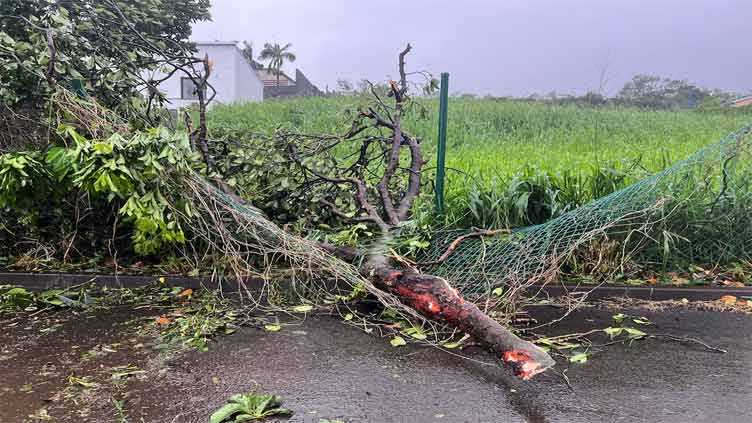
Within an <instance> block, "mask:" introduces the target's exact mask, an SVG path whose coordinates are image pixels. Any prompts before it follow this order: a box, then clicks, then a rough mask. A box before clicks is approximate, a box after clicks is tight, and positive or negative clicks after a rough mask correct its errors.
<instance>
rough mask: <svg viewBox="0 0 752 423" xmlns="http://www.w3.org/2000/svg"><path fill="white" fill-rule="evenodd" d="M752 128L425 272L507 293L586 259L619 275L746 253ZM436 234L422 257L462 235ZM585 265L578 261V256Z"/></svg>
mask: <svg viewBox="0 0 752 423" xmlns="http://www.w3.org/2000/svg"><path fill="white" fill-rule="evenodd" d="M750 132H752V125H748V126H745V127H743V128H741V129H740V130H738V131H736V132H734V133H731V134H729V135H728V136H726V137H725V138H723V139H722V140H720V141H719V142H717V143H714V144H712V145H709V146H708V147H706V148H704V149H702V150H700V151H698V152H697V153H695V154H694V155H692V156H691V157H689V158H687V159H685V160H682V161H680V162H677V163H675V164H674V165H673V166H671V167H670V168H667V169H665V170H664V171H662V172H660V173H657V174H654V175H652V176H650V177H648V178H646V179H643V180H641V181H639V182H637V183H635V184H633V185H631V186H629V187H627V188H625V189H622V190H620V191H617V192H614V193H612V194H610V195H607V196H605V197H602V198H600V199H598V200H596V201H593V202H591V203H589V204H587V205H585V206H582V207H580V208H578V209H576V210H573V211H571V212H568V213H566V214H563V215H561V216H559V217H558V218H555V219H553V220H551V221H549V222H547V223H544V224H541V225H536V226H531V227H527V228H524V229H521V230H517V231H514V232H512V233H510V234H503V235H497V236H491V237H469V238H466V239H464V240H463V241H462V242H461V243H460V244H459V245H458V247H457V249H456V250H455V251H454V253H452V254H451V255H450V256H448V258H447V259H446V260H444V261H443V262H440V263H438V264H435V265H431V266H427V267H425V268H424V270H425V271H426V273H431V274H437V275H441V276H443V277H446V278H447V279H448V280H450V281H451V282H452V284H453V285H454V286H456V287H457V288H458V289H460V290H461V291H463V293H465V294H481V293H488V292H489V289H491V288H494V287H497V286H502V285H503V286H506V288H505V291H504V292H505V296H509V297H517V296H519V294H520V292H521V288H523V287H524V286H525V285H529V284H532V283H536V282H545V281H548V280H551V279H553V278H556V277H557V275H559V274H560V272H561V271H562V269H565V268H566V267H568V266H569V267H572V266H577V265H578V259H581V258H584V257H583V256H587V255H590V256H591V257H589V258H590V259H591V261H593V262H595V263H596V264H595V265H593V266H594V267H597V266H600V267H604V266H603V263H606V264H607V265H606V266H605V267H606V268H607V269H606V270H608V271H611V272H616V271H618V270H619V269H616V267H619V266H622V265H624V263H627V262H630V263H633V264H635V263H636V264H642V265H653V266H663V267H665V266H666V265H667V264H668V263H678V262H682V261H685V262H687V263H690V262H691V263H720V262H730V261H734V260H745V259H748V258H749V257H750V252H752V214H751V213H752V202H751V201H750V200H751V199H752V198H750V197H752V189H751V187H750V180H751V178H750V177H752V160H751V159H752V157H750V150H751V149H752V146H751V145H750V141H749V137H746V136H747V135H749V134H750ZM470 232H471V231H444V232H441V233H438V234H436V236H435V242H433V243H432V245H433V247H432V248H433V249H432V250H431V251H430V252H429V253H428V254H427V257H424V258H423V259H424V260H423V261H433V260H436V259H438V258H439V257H440V256H441V254H442V253H444V252H445V251H446V249H447V248H448V246H449V245H450V244H451V243H452V241H454V240H456V239H457V238H458V236H461V235H463V234H467V233H470ZM580 261H584V260H580Z"/></svg>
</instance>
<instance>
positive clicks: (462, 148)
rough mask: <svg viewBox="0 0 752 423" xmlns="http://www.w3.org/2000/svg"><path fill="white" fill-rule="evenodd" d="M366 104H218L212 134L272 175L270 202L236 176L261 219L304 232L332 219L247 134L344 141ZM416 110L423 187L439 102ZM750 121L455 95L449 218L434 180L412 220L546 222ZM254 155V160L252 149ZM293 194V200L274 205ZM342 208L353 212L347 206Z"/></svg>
mask: <svg viewBox="0 0 752 423" xmlns="http://www.w3.org/2000/svg"><path fill="white" fill-rule="evenodd" d="M361 101H362V100H361V98H358V97H333V98H302V99H296V100H287V101H270V102H264V103H262V104H248V105H227V106H223V105H218V106H216V107H215V108H213V110H212V111H211V112H210V115H209V126H210V132H211V133H212V136H213V137H215V138H220V139H228V140H233V141H239V142H240V143H241V144H243V148H242V149H241V148H240V147H238V149H239V150H242V151H243V153H242V154H249V155H250V154H253V156H254V160H255V159H256V158H257V157H258V160H259V162H260V163H263V164H262V165H261V166H262V167H264V168H266V169H267V170H261V169H257V170H256V172H264V174H266V175H270V177H269V178H267V179H266V180H267V181H270V182H272V184H271V186H272V187H275V188H274V189H275V190H279V191H277V192H279V194H280V195H279V196H276V197H267V194H266V193H265V191H266V190H268V189H269V186H268V185H267V186H266V187H261V186H254V185H253V180H252V178H248V181H249V182H241V180H242V179H243V178H242V177H241V176H235V174H232V175H233V176H232V177H234V178H235V179H236V180H237V181H238V182H239V183H238V185H239V186H243V185H245V184H247V186H249V187H252V188H249V191H250V192H253V193H255V194H251V195H257V196H260V197H261V196H263V199H264V200H265V203H266V206H262V208H263V209H264V211H265V212H266V214H267V215H268V216H271V217H272V218H273V219H275V220H276V221H278V222H281V223H290V222H294V221H296V220H297V219H298V218H301V217H302V216H305V217H304V218H305V219H316V220H315V223H314V225H308V226H309V227H313V228H316V227H317V225H320V224H321V223H324V224H331V223H332V221H331V220H329V219H328V217H325V218H312V217H311V216H322V215H324V216H325V214H326V211H324V210H321V209H320V208H319V207H318V206H317V205H316V204H311V203H302V202H301V201H300V199H301V198H302V197H301V196H300V194H301V191H300V190H299V189H294V187H296V186H298V185H297V184H298V183H300V181H299V180H293V183H291V186H292V187H293V189H290V190H287V189H285V190H283V189H281V183H275V181H280V180H281V178H283V177H285V174H287V175H290V171H291V170H292V169H291V167H290V164H289V163H286V164H285V163H283V162H279V161H278V160H276V159H265V158H264V157H262V153H261V151H260V150H262V149H263V148H267V150H266V153H267V154H270V155H271V154H272V153H269V149H268V147H269V146H268V145H264V146H258V145H257V144H255V143H257V142H260V141H254V140H258V139H259V138H260V137H258V136H256V137H255V138H254V134H264V135H265V136H269V135H271V134H273V131H274V130H276V129H277V128H278V127H280V126H284V127H285V128H286V129H289V130H290V131H295V132H300V133H309V134H323V133H328V134H336V133H344V132H346V131H347V130H348V129H349V123H350V121H349V119H348V118H349V117H351V116H352V114H353V113H354V110H356V109H357V106H358V104H359V103H360V102H361ZM423 103H424V104H425V106H426V107H427V110H428V111H427V113H426V116H427V117H428V118H427V119H423V120H421V119H415V118H413V119H409V120H408V121H407V122H406V123H405V125H406V127H407V129H408V130H409V131H410V132H411V133H412V134H416V135H418V136H420V137H421V138H422V139H423V144H422V145H423V149H424V157H425V158H426V159H428V160H429V164H428V165H427V170H428V175H427V178H426V179H430V177H432V174H431V170H430V169H431V163H433V159H434V157H435V152H436V150H435V148H436V139H437V126H438V124H437V121H436V116H437V115H438V113H437V110H438V102H436V101H435V100H426V101H424V102H423ZM750 118H752V114H750V113H749V112H745V111H743V110H722V109H714V110H706V111H688V110H671V111H647V110H640V109H636V108H625V107H611V106H608V107H598V108H594V107H588V106H581V105H550V104H544V103H533V102H521V101H513V100H497V99H467V98H464V99H460V98H452V99H450V102H449V122H448V129H447V141H448V146H449V147H448V153H447V167H448V169H449V172H448V178H449V179H448V183H447V193H446V210H447V211H446V215H445V216H444V219H442V220H440V221H437V220H436V219H435V216H434V215H433V212H432V209H433V197H432V193H431V192H430V187H431V185H430V183H428V184H427V185H426V188H424V190H423V196H422V198H421V199H420V200H419V201H418V202H417V203H416V205H415V208H414V213H415V214H417V215H418V216H417V218H418V220H419V221H420V224H421V225H423V224H426V223H428V224H430V225H431V226H433V227H434V228H435V227H437V226H438V227H443V226H446V225H449V226H450V227H465V228H466V227H471V226H479V227H495V228H498V227H506V226H509V227H520V226H527V225H529V224H533V223H540V222H544V221H546V220H548V219H550V218H553V217H556V216H558V215H560V214H561V213H564V212H566V211H568V210H571V209H573V208H576V207H578V206H580V205H582V204H585V203H587V202H589V201H591V200H593V199H595V198H600V197H602V196H603V195H607V194H609V193H611V192H614V191H617V190H619V189H621V188H623V187H625V186H627V185H629V184H630V183H632V182H634V181H636V180H639V179H642V178H644V177H645V176H646V175H648V174H651V173H654V172H657V171H660V170H663V169H665V168H666V167H667V166H669V165H670V164H671V163H672V162H674V161H676V160H678V159H681V158H684V157H687V156H689V155H691V154H692V153H694V152H695V151H697V150H699V149H700V148H702V147H704V146H705V145H706V144H707V143H708V142H709V140H714V139H718V138H720V137H722V136H723V135H725V134H727V133H728V132H730V131H732V130H734V129H736V128H738V127H739V126H741V125H743V124H744V123H746V122H748V121H749V120H751V119H750ZM249 146H250V147H249ZM249 148H251V149H253V148H255V149H256V151H257V152H254V153H249V152H247V151H248V149H249ZM230 154H231V155H232V154H233V153H232V150H231V152H230ZM218 155H219V152H218ZM240 161H247V160H246V159H241V160H240ZM277 172H279V173H277ZM241 173H242V172H241ZM254 177H255V178H258V174H256V175H254ZM259 180H263V179H259ZM259 185H266V184H259ZM306 189H308V188H306ZM288 193H290V195H291V196H292V197H291V199H292V200H291V201H289V202H287V203H285V202H284V201H279V200H280V198H283V195H285V194H288ZM304 204H305V206H303V205H304ZM343 205H344V206H345V208H347V209H348V211H350V210H351V209H350V208H349V207H350V205H347V204H343ZM291 206H292V207H291ZM277 216H280V217H282V219H280V220H277ZM302 226H305V225H302ZM321 229H326V228H321Z"/></svg>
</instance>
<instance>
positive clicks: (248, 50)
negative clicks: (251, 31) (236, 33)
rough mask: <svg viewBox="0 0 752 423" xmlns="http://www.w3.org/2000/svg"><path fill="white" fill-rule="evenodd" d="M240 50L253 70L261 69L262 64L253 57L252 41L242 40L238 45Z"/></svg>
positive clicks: (262, 67)
mask: <svg viewBox="0 0 752 423" xmlns="http://www.w3.org/2000/svg"><path fill="white" fill-rule="evenodd" d="M240 52H241V53H243V56H244V57H245V59H246V60H247V61H248V63H250V65H251V68H253V70H263V69H264V64H263V63H259V62H257V61H256V60H255V59H254V58H253V42H250V43H249V42H248V41H243V44H242V45H241V47H240Z"/></svg>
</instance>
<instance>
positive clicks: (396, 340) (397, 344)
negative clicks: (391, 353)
mask: <svg viewBox="0 0 752 423" xmlns="http://www.w3.org/2000/svg"><path fill="white" fill-rule="evenodd" d="M389 343H390V344H392V346H393V347H401V346H403V345H407V342H405V340H404V339H402V337H401V336H395V337H394V338H392V340H391V341H389Z"/></svg>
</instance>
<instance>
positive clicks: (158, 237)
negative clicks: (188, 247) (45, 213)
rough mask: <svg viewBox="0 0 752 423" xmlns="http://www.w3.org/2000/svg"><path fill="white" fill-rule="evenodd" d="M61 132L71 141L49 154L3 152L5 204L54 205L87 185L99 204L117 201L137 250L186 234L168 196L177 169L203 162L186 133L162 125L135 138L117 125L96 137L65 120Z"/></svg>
mask: <svg viewBox="0 0 752 423" xmlns="http://www.w3.org/2000/svg"><path fill="white" fill-rule="evenodd" d="M58 133H59V135H60V136H62V137H63V138H64V139H67V140H69V141H70V142H71V143H72V145H71V147H69V148H63V147H55V148H52V149H50V150H49V151H48V152H47V154H46V155H45V156H42V154H41V153H39V152H33V153H12V154H5V155H0V207H7V208H10V209H14V210H15V211H23V210H25V209H31V208H33V207H34V205H36V206H37V207H50V206H51V203H53V202H54V199H55V198H59V197H61V196H62V194H65V193H71V192H79V193H85V194H87V195H88V197H89V200H90V201H91V202H92V203H93V204H92V205H93V206H97V205H100V206H101V205H107V204H113V205H116V206H117V207H118V214H119V216H120V217H121V221H120V226H121V229H122V228H123V227H126V229H128V230H131V231H132V241H133V248H134V250H135V251H136V252H137V253H138V254H143V255H146V254H154V253H156V252H158V251H159V250H160V249H161V248H162V247H165V246H170V245H176V244H182V243H184V242H185V234H184V232H183V229H182V228H181V225H180V222H179V221H178V219H177V216H175V215H174V214H173V212H172V210H171V209H170V207H169V203H168V201H167V199H166V198H165V196H171V195H173V193H171V192H169V184H167V183H166V182H167V181H169V178H170V174H171V172H189V171H190V170H191V169H192V168H193V167H194V166H200V164H199V163H200V161H199V159H198V156H197V155H195V154H194V153H192V152H191V150H190V145H189V141H188V136H187V134H185V133H184V132H172V131H169V130H167V129H165V128H156V129H150V130H148V131H145V132H139V133H136V134H135V135H134V136H132V137H130V139H125V138H124V137H123V136H121V135H120V134H117V133H116V134H114V135H112V136H110V138H108V139H106V140H96V141H95V140H89V139H86V138H85V137H83V136H82V135H81V134H79V133H78V132H77V131H76V130H75V129H74V128H73V127H70V126H61V127H60V128H59V129H58ZM51 200H52V201H51ZM183 208H184V210H181V211H182V212H184V213H186V214H187V215H189V216H190V213H191V211H190V208H189V207H188V206H187V205H186V204H183Z"/></svg>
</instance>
